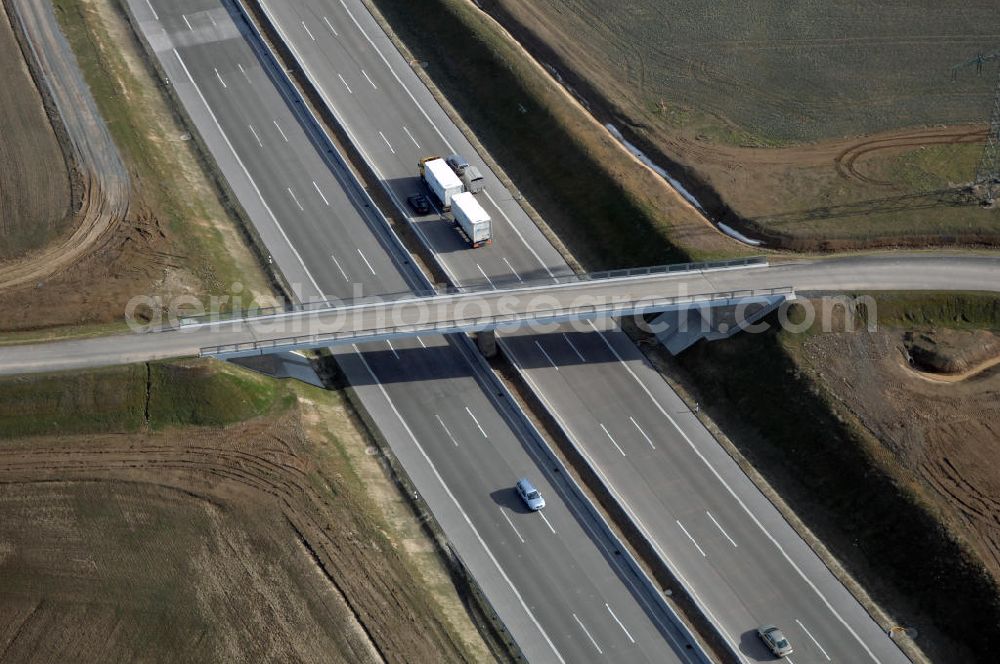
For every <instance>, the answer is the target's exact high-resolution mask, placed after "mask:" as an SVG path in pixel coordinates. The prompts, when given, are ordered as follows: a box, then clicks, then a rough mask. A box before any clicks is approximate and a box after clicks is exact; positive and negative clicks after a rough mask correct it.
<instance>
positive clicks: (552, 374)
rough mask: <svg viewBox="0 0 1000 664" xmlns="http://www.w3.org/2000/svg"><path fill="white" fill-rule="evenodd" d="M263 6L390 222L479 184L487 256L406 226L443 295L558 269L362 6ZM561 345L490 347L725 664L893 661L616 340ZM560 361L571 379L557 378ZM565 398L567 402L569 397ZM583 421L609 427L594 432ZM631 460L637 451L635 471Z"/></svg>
mask: <svg viewBox="0 0 1000 664" xmlns="http://www.w3.org/2000/svg"><path fill="white" fill-rule="evenodd" d="M263 4H264V6H265V8H266V9H267V12H268V14H269V16H270V19H271V20H272V22H273V23H274V24H275V26H276V27H277V30H278V32H279V33H280V35H281V38H282V39H283V40H284V41H285V42H286V43H287V44H288V45H289V46H290V47H291V49H292V50H293V52H294V54H295V56H296V58H297V59H298V60H299V62H300V63H301V64H302V65H303V68H304V70H305V71H306V73H307V76H309V78H310V79H311V81H312V83H313V84H314V85H315V86H316V87H317V88H318V89H319V91H320V93H321V96H322V97H323V99H324V100H325V101H326V103H327V104H328V105H329V106H330V107H331V109H332V110H333V112H334V114H335V115H336V117H337V118H338V120H339V121H340V122H341V123H342V124H343V126H344V127H345V129H346V131H347V133H348V134H349V135H350V137H351V139H352V141H353V142H354V143H355V144H356V146H357V147H358V149H359V150H360V152H361V154H362V155H363V156H364V157H365V159H366V160H367V161H368V162H369V165H370V166H371V167H372V168H373V170H374V172H375V173H376V174H377V175H378V177H379V178H380V179H381V180H382V181H383V182H384V183H386V185H387V187H388V189H389V191H390V192H391V193H392V196H393V198H394V199H395V200H396V202H397V205H399V206H400V208H401V210H402V209H405V208H404V207H403V201H404V200H405V197H406V196H407V195H409V194H411V193H414V192H416V191H419V190H420V189H421V185H420V183H419V182H418V180H417V171H416V162H417V160H418V159H419V158H421V157H423V156H427V155H433V154H438V155H445V154H450V153H454V152H458V153H461V154H462V155H463V156H465V157H466V158H467V159H469V161H470V162H471V163H472V164H474V165H476V166H477V167H479V169H480V170H481V171H482V172H483V173H484V174H486V177H487V183H486V190H485V192H484V193H483V194H482V195H480V199H481V202H483V204H484V207H486V209H487V211H488V212H489V213H490V214H491V216H492V217H493V218H494V221H495V223H494V241H493V244H492V245H491V246H488V247H485V248H482V249H478V250H475V251H472V250H468V249H465V248H464V245H463V243H462V239H461V238H460V237H459V236H458V235H457V234H456V233H455V232H454V231H453V230H452V229H451V226H450V224H449V223H448V221H447V220H446V219H444V218H442V217H441V216H440V215H431V216H429V217H422V218H419V219H415V220H414V221H415V222H416V227H417V229H418V231H419V233H420V236H421V237H422V238H423V239H424V241H425V242H427V243H428V244H429V246H431V247H432V249H433V250H434V251H435V253H436V254H437V257H438V259H439V261H440V263H441V264H442V266H443V268H444V269H445V271H446V272H447V273H448V274H449V276H450V277H451V279H452V281H453V283H456V284H470V283H476V282H483V281H486V282H488V283H493V284H499V283H501V282H507V281H510V280H515V281H520V280H522V279H535V278H537V277H542V276H546V275H558V274H560V273H564V272H565V271H566V270H567V269H568V268H567V266H566V265H565V263H564V262H563V261H562V260H561V258H559V257H558V255H557V254H556V253H555V251H554V249H553V248H552V247H551V246H550V244H549V243H548V242H547V241H546V240H545V238H544V236H543V235H542V234H541V233H540V232H539V231H538V229H537V228H536V227H535V226H534V225H533V224H532V223H531V222H530V220H529V219H528V217H527V216H526V214H525V213H524V212H523V210H522V209H521V208H520V206H519V205H518V204H517V202H516V201H514V200H513V198H512V197H511V196H510V194H509V193H508V192H506V191H505V190H504V189H503V188H502V187H501V186H500V184H499V182H498V181H497V180H496V178H495V177H493V175H492V174H491V173H490V172H489V169H488V168H486V166H485V164H484V163H483V161H482V160H481V159H480V158H479V156H478V155H476V154H475V152H474V151H473V150H472V148H471V146H470V145H469V144H468V142H467V141H465V140H464V138H463V137H462V136H461V134H460V132H459V131H458V130H457V129H456V128H455V126H454V125H453V124H452V123H451V122H450V120H449V119H448V117H447V115H446V114H445V113H444V112H443V110H442V109H441V108H440V107H439V106H438V104H437V103H436V102H435V101H434V99H433V97H432V95H431V94H430V92H429V91H428V90H427V89H426V88H425V87H424V86H423V85H422V83H421V82H420V80H419V78H418V77H417V76H416V75H415V74H414V73H413V71H412V70H411V68H410V65H409V64H408V63H407V62H406V61H405V60H404V58H403V57H402V56H401V55H400V54H399V53H398V51H396V49H395V48H394V47H393V45H392V44H391V42H390V40H389V39H388V38H387V36H386V35H385V34H384V33H383V32H382V31H381V29H380V27H379V26H378V24H377V23H376V22H375V20H374V19H373V18H372V16H371V15H370V14H369V13H368V12H367V11H366V9H365V8H364V6H363V5H362V3H361V2H360V1H359V0H297V1H295V2H274V1H271V0H264V2H263ZM972 269H973V271H975V268H972ZM904 272H907V274H905V275H904V276H902V277H899V279H898V280H897V281H895V282H893V283H898V284H899V285H902V286H903V287H904V288H905V287H911V288H932V287H934V283H936V282H937V280H936V278H935V277H933V276H929V275H925V274H921V273H919V272H915V271H914V272H912V273H911V272H910V271H909V268H904ZM809 274H810V277H809V278H810V279H813V280H815V283H818V282H820V281H822V279H823V275H822V274H821V271H819V270H817V271H815V272H810V273H809ZM950 280H951V278H950V277H949V278H946V279H944V280H943V282H944V283H947V282H948V281H950ZM955 281H958V277H956V278H955ZM970 282H974V283H976V284H978V287H983V284H985V283H988V282H987V281H985V280H982V279H975V278H973V279H971V280H969V281H966V282H965V283H967V284H968V283H970ZM842 283H843V287H845V288H851V289H853V288H863V287H866V286H867V287H874V288H889V287H892V286H891V285H890V283H889V281H885V282H882V281H880V280H879V279H878V278H877V277H875V278H872V279H866V278H865V277H856V276H853V275H850V276H845V277H844V278H843V282H842ZM776 285H777V284H776ZM780 285H796V284H794V283H791V284H789V283H787V282H786V283H784V284H780ZM796 287H797V288H799V289H800V290H802V289H806V288H807V286H799V285H796ZM572 341H573V343H572V344H570V343H569V339H566V343H563V344H562V347H561V348H547V347H546V346H545V345H544V344H553V343H556V342H555V341H553V339H552V338H549V339H542V338H529V339H522V338H520V337H517V338H512V337H504V338H503V339H502V343H503V345H504V347H505V350H506V351H507V352H508V354H509V356H510V357H511V358H512V361H513V362H514V363H515V364H517V365H519V366H521V367H522V368H525V369H526V375H527V377H528V379H529V381H531V383H532V384H533V385H534V386H535V388H536V390H537V391H538V394H539V396H540V398H541V399H542V400H543V402H545V403H547V404H549V407H550V410H551V411H552V412H553V414H554V415H555V416H556V417H557V418H558V419H559V420H560V421H562V422H564V423H565V424H566V425H567V428H568V431H569V433H570V434H571V437H572V439H573V440H574V441H575V443H576V444H577V446H578V447H580V448H581V450H583V452H584V454H587V455H589V456H590V457H591V458H592V459H593V460H594V463H595V465H597V466H598V468H599V470H600V471H601V472H602V473H603V474H604V476H605V478H606V479H607V481H608V484H609V486H610V487H611V489H612V491H615V492H616V493H617V494H618V496H619V499H620V500H621V501H622V503H623V504H625V505H626V506H627V508H628V509H630V511H632V513H633V516H634V518H635V519H636V520H637V521H638V522H639V523H641V524H644V525H645V526H646V527H647V530H648V531H649V532H650V536H651V538H652V539H654V541H656V542H657V543H658V544H659V545H660V549H661V551H662V555H663V556H664V557H665V558H667V559H668V560H669V561H670V563H671V565H672V567H673V568H674V569H675V570H676V571H677V572H678V573H679V574H681V575H682V576H683V577H684V578H685V579H687V580H688V581H689V584H690V589H691V590H692V591H693V592H695V593H696V595H697V596H698V597H699V598H700V600H701V602H702V605H703V607H704V608H705V610H706V612H707V613H708V614H709V615H711V616H712V617H713V619H714V620H715V622H716V624H717V625H718V627H719V628H720V630H721V631H722V632H723V634H724V635H725V636H726V638H727V639H728V640H729V642H730V643H731V645H732V646H733V648H734V650H736V651H737V652H739V653H741V655H742V656H743V657H744V658H745V659H746V660H747V661H754V660H761V659H767V658H768V655H767V653H766V652H764V650H763V648H762V647H761V646H760V644H758V643H757V642H756V641H755V640H754V639H753V638H752V630H753V628H754V627H756V626H757V625H759V624H761V623H765V622H778V623H780V624H781V626H782V627H784V629H785V630H786V631H787V632H788V634H789V636H790V637H791V638H792V639H793V641H794V642H795V644H796V651H797V652H796V655H795V656H794V657H793V659H794V661H797V662H809V661H815V662H825V661H828V660H836V661H843V662H864V661H870V662H871V661H874V662H900V661H905V657H904V656H903V655H902V653H901V652H900V651H899V650H898V649H897V648H896V646H895V644H893V643H892V642H891V640H890V639H889V638H888V636H886V634H885V633H883V632H882V631H881V630H880V629H879V628H878V626H877V625H876V624H875V623H874V621H873V620H872V619H871V618H870V616H869V615H868V614H867V613H866V612H865V610H864V609H863V608H862V607H861V606H860V605H859V604H858V603H857V602H856V601H855V600H854V599H853V598H852V597H851V596H850V595H849V594H848V593H847V592H846V591H845V590H844V588H843V587H842V586H841V585H840V584H839V583H838V582H837V581H836V579H835V578H834V577H833V576H832V575H831V574H830V572H829V571H828V570H827V569H826V568H825V567H824V566H823V565H822V563H821V562H820V561H819V559H818V558H817V557H816V556H815V555H813V554H812V552H811V551H809V550H808V549H807V548H806V547H805V545H804V543H803V542H802V541H801V539H800V538H799V537H798V536H797V535H796V534H795V533H794V532H793V531H792V529H791V528H790V527H788V526H787V524H785V523H784V522H783V520H782V519H781V518H780V516H779V515H778V513H777V511H776V510H775V509H774V508H773V506H771V505H770V504H769V503H768V502H767V501H766V500H764V499H763V497H762V496H761V495H760V494H759V492H757V491H756V489H755V488H754V487H753V486H752V485H751V484H750V482H749V481H747V480H746V478H745V477H743V476H742V475H741V474H740V473H739V471H738V469H737V468H736V467H735V465H734V464H732V462H731V460H729V459H728V457H726V456H725V455H724V454H722V452H721V449H720V448H719V446H718V445H717V444H716V443H715V441H714V440H712V439H711V436H710V435H709V434H708V432H707V431H705V429H704V428H703V427H701V425H700V424H699V423H698V422H697V420H695V419H694V418H689V417H682V416H681V415H682V413H679V412H678V408H682V406H681V404H680V401H679V400H678V399H677V397H676V395H674V394H673V393H672V392H671V391H670V390H669V388H668V387H667V386H666V385H665V383H664V382H663V381H662V380H661V379H660V378H659V377H658V376H657V375H656V374H655V372H652V371H651V370H649V368H648V367H647V366H646V365H645V364H644V363H643V362H642V360H641V357H640V356H639V354H638V352H637V350H636V349H635V347H634V346H633V345H632V344H631V342H629V341H628V340H627V339H626V338H625V337H624V336H623V335H621V334H620V333H619V332H618V331H616V330H615V329H613V328H611V329H608V330H606V331H604V332H603V333H602V334H577V335H575V336H574V337H572ZM564 351H565V352H564ZM553 353H555V354H556V355H555V356H554V355H553ZM556 356H558V358H559V359H557V360H556V359H555V357H556ZM602 358H603V359H610V360H611V361H600V360H601V359H602ZM553 360H555V361H553ZM564 361H568V362H569V363H570V365H569V366H570V367H572V368H573V369H572V370H571V369H570V368H565V367H563V366H561V365H560V362H564ZM577 368H579V369H581V371H580V372H579V373H578V372H576V370H575V369H577ZM571 375H572V378H569V376H571ZM568 383H572V384H573V387H574V389H573V390H567V389H566V387H567V384H568ZM644 397H648V398H644ZM597 406H600V408H599V409H598V410H596V411H595V408H597ZM595 412H604V413H606V416H602V418H601V419H598V418H596V417H595V416H594V413H595ZM612 414H614V415H615V418H614V420H613V421H612V419H611V415H612ZM634 422H638V423H640V425H641V426H636V425H635V424H634ZM650 440H653V443H654V445H653V446H651V445H650V442H649V441H650ZM654 446H655V449H653V447H654ZM619 448H620V449H621V450H626V452H625V454H622V453H621V452H620V450H619ZM627 450H633V458H629V456H628V452H627ZM637 450H643V453H642V454H640V453H638V452H637ZM615 455H618V457H619V458H616V457H615ZM612 461H614V463H612ZM678 472H680V474H681V475H682V477H681V479H682V480H684V490H683V491H679V490H674V489H673V487H672V486H671V482H670V481H669V478H671V477H675V476H676V475H677V474H678ZM727 477H730V478H731V481H730V480H727V479H726V478H727ZM695 515H697V517H696V516H695ZM671 516H672V517H673V518H671ZM737 530H738V531H739V533H738V534H739V535H740V536H741V537H743V538H745V540H744V543H743V544H742V545H741V546H734V545H733V544H732V543H731V542H730V540H729V538H728V537H727V535H726V534H727V533H728V534H730V535H731V534H732V533H730V531H737ZM699 538H700V539H705V540H710V539H711V538H722V542H723V543H725V544H726V545H727V546H730V547H732V548H733V551H728V550H725V549H723V548H721V547H719V548H717V547H716V546H714V545H712V544H709V545H708V547H707V548H706V547H704V546H702V545H701V542H700V541H699ZM733 539H734V540H735V537H734V538H733ZM751 542H752V543H751Z"/></svg>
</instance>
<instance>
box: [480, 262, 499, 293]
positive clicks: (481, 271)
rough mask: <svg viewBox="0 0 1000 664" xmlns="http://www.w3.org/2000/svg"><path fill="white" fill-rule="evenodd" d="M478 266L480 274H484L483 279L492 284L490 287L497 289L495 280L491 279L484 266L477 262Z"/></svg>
mask: <svg viewBox="0 0 1000 664" xmlns="http://www.w3.org/2000/svg"><path fill="white" fill-rule="evenodd" d="M476 267H477V268H479V274H481V275H483V279H485V280H486V283H488V284H489V285H490V288H492V289H493V290H496V288H497V287H496V285H494V283H493V280H492V279H490V275H488V274H486V271H485V270H484V269H483V266H482V265H480V264H479V263H476Z"/></svg>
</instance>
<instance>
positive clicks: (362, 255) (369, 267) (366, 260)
mask: <svg viewBox="0 0 1000 664" xmlns="http://www.w3.org/2000/svg"><path fill="white" fill-rule="evenodd" d="M358 253H359V254H360V255H361V260H363V261H364V262H365V265H367V266H368V269H369V270H371V272H372V274H373V275H374V274H375V268H373V267H372V264H371V263H369V262H368V258H366V257H365V255H364V253H363V252H362V251H361V249H358Z"/></svg>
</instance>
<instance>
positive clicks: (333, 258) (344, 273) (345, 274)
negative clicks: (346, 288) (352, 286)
mask: <svg viewBox="0 0 1000 664" xmlns="http://www.w3.org/2000/svg"><path fill="white" fill-rule="evenodd" d="M330 258H331V259H332V260H333V264H334V265H336V266H337V269H338V270H340V273H341V274H342V275H344V281H350V280H351V279H350V277H348V276H347V273H346V272H344V268H342V267H341V266H340V261H338V260H337V257H336V256H334V255H333V254H330Z"/></svg>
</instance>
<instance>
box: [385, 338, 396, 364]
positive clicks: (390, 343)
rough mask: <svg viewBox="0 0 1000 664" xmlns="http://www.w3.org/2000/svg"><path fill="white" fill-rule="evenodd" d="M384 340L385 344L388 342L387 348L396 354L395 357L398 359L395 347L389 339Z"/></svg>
mask: <svg viewBox="0 0 1000 664" xmlns="http://www.w3.org/2000/svg"><path fill="white" fill-rule="evenodd" d="M385 342H386V343H387V344H389V350H391V351H392V354H393V355H395V356H396V359H397V360H398V359H399V353H397V352H396V349H395V348H393V347H392V342H391V341H389V340H388V339H386V340H385Z"/></svg>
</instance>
